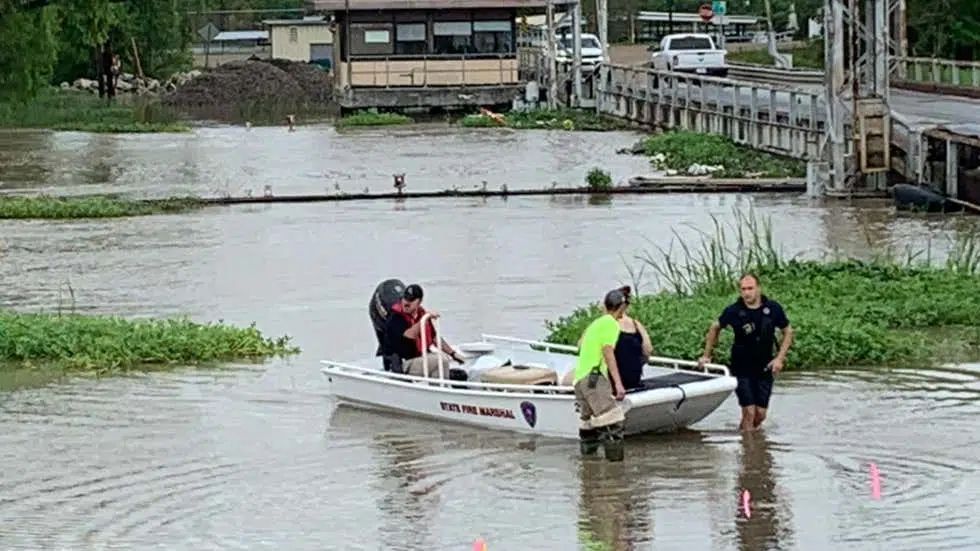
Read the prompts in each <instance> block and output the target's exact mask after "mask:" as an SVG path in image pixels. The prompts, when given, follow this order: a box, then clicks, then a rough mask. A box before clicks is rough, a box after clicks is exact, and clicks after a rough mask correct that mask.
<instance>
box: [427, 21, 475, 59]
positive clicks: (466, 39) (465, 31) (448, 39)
mask: <svg viewBox="0 0 980 551" xmlns="http://www.w3.org/2000/svg"><path fill="white" fill-rule="evenodd" d="M432 37H433V41H432V46H433V49H434V50H435V53H437V54H456V55H459V54H466V53H471V52H472V51H473V23H471V22H470V21H440V22H437V23H433V24H432Z"/></svg>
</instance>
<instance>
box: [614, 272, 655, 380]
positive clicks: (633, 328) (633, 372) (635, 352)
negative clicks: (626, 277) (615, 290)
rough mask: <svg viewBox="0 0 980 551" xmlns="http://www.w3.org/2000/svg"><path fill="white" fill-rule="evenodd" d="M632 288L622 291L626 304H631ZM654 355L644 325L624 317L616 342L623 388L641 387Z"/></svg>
mask: <svg viewBox="0 0 980 551" xmlns="http://www.w3.org/2000/svg"><path fill="white" fill-rule="evenodd" d="M630 290H631V289H630V287H629V286H628V285H627V286H625V287H622V288H621V289H620V291H621V292H622V293H623V294H624V295H625V296H626V304H627V305H629V303H630ZM651 353H653V346H652V345H651V344H650V337H649V336H648V335H647V333H646V329H645V328H644V327H643V325H642V324H641V323H640V322H638V321H636V320H635V319H633V318H631V317H630V316H629V315H628V314H626V315H624V316H623V318H622V319H621V320H620V323H619V339H618V340H617V341H616V350H615V354H616V365H617V366H619V376H620V378H621V379H622V381H623V388H625V389H626V390H627V392H628V391H629V390H630V389H635V388H638V387H639V386H640V383H641V380H642V379H643V366H645V365H646V363H647V358H649V357H650V354H651Z"/></svg>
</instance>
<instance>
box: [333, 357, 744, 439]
mask: <svg viewBox="0 0 980 551" xmlns="http://www.w3.org/2000/svg"><path fill="white" fill-rule="evenodd" d="M536 353H537V354H538V355H541V354H546V352H536ZM560 356H564V357H566V358H567V356H565V355H564V354H562V355H560ZM323 363H324V367H323V369H322V372H323V374H324V376H325V377H326V381H327V386H328V390H329V393H330V394H331V395H333V396H334V397H335V398H336V400H337V402H338V406H339V407H344V406H350V407H358V408H365V409H378V410H384V411H394V412H401V413H404V414H407V415H411V416H418V417H426V418H430V419H436V420H441V421H447V422H451V423H459V424H466V425H472V426H478V427H482V428H486V429H492V430H501V431H510V432H517V433H523V434H535V435H540V436H546V437H553V438H564V439H569V438H578V429H579V426H578V414H577V413H576V409H575V398H574V394H573V393H572V391H571V390H572V389H571V388H569V387H560V386H528V385H507V384H489V383H480V382H476V381H467V382H460V381H440V380H432V379H424V378H420V377H410V376H406V375H393V374H391V373H387V372H384V371H381V370H379V369H377V368H376V367H374V366H373V365H371V366H358V365H351V364H343V363H337V362H323ZM649 369H650V371H649V373H648V375H650V376H649V377H645V378H644V383H645V387H644V388H641V389H639V390H637V391H633V392H630V393H629V394H627V396H626V398H625V399H624V400H623V402H622V407H623V409H624V411H625V414H626V422H625V429H626V434H627V435H628V436H630V435H637V434H646V433H662V432H671V431H675V430H678V429H681V428H684V427H688V426H690V425H693V424H694V423H697V422H699V421H701V420H702V419H704V418H705V417H707V416H708V415H709V414H711V413H712V412H713V411H715V410H716V409H717V408H718V407H719V406H720V405H721V404H722V403H723V402H724V401H725V400H726V399H727V398H728V397H729V396H730V395H731V393H732V391H733V390H734V389H735V386H736V381H735V379H734V378H733V377H731V376H728V375H727V374H725V375H709V374H703V373H693V372H690V371H684V370H679V369H668V368H656V367H651V368H649ZM645 375H646V374H645Z"/></svg>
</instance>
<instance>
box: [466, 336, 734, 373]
mask: <svg viewBox="0 0 980 551" xmlns="http://www.w3.org/2000/svg"><path fill="white" fill-rule="evenodd" d="M481 338H482V339H483V341H484V342H490V341H500V342H507V343H511V344H526V345H527V346H529V347H531V348H540V349H542V350H543V351H544V352H552V351H556V352H564V353H567V354H578V347H576V346H571V345H568V344H559V343H556V342H547V341H534V340H529V339H519V338H517V337H505V336H502V335H491V334H488V333H484V334H483V335H481ZM647 363H649V364H651V365H655V366H658V367H670V368H673V369H675V370H680V369H681V368H695V369H698V370H701V371H703V372H704V373H706V374H708V375H716V376H719V377H730V376H731V373H730V372H729V370H728V366H725V365H722V364H716V363H706V364H704V365H703V366H702V365H698V362H696V361H691V360H681V359H679V358H667V357H664V356H649V357H648V358H647Z"/></svg>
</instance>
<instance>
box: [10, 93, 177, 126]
mask: <svg viewBox="0 0 980 551" xmlns="http://www.w3.org/2000/svg"><path fill="white" fill-rule="evenodd" d="M0 127H5V128H46V129H50V130H73V131H81V132H109V133H134V132H186V131H188V130H190V127H189V126H188V125H187V124H185V123H183V122H181V121H180V120H179V119H178V117H177V115H176V114H175V113H174V112H172V111H171V110H169V109H168V108H166V107H164V106H162V105H161V104H160V103H159V102H158V101H157V100H155V99H151V98H142V97H140V98H137V97H125V96H119V97H117V98H116V99H115V100H114V101H113V103H111V104H109V103H107V102H106V100H104V99H99V97H98V96H97V95H94V94H91V93H89V92H83V91H77V90H66V91H59V90H57V89H54V88H50V89H47V90H44V91H43V92H42V93H41V94H40V95H38V97H36V98H34V99H33V100H31V101H28V102H4V103H0Z"/></svg>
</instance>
